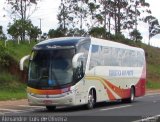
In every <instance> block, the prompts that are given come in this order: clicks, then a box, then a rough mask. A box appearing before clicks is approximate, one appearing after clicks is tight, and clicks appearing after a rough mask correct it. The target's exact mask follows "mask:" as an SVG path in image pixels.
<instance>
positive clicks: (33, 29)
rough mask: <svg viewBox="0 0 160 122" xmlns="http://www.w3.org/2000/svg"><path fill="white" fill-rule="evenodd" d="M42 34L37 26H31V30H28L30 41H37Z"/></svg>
mask: <svg viewBox="0 0 160 122" xmlns="http://www.w3.org/2000/svg"><path fill="white" fill-rule="evenodd" d="M41 33H42V32H41V30H40V29H39V28H38V27H37V26H33V25H31V28H29V29H28V36H29V37H30V40H35V41H37V37H38V35H39V34H41Z"/></svg>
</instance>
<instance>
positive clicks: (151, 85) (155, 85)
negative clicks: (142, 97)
mask: <svg viewBox="0 0 160 122" xmlns="http://www.w3.org/2000/svg"><path fill="white" fill-rule="evenodd" d="M146 85H147V88H148V89H160V83H159V82H153V81H147V84H146Z"/></svg>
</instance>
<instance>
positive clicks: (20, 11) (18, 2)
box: [5, 0, 39, 40]
mask: <svg viewBox="0 0 160 122" xmlns="http://www.w3.org/2000/svg"><path fill="white" fill-rule="evenodd" d="M6 1H7V6H6V8H5V10H6V11H7V12H8V13H9V14H10V15H11V17H12V18H13V19H14V20H15V19H17V18H18V20H19V19H20V20H22V21H21V22H22V23H23V22H25V21H26V20H29V18H30V17H31V15H32V14H33V13H34V12H35V11H36V10H37V2H38V1H39V0H6ZM24 24H25V23H24ZM24 24H21V25H22V26H23V25H24ZM20 37H21V40H25V31H24V29H23V30H22V33H21V36H20Z"/></svg>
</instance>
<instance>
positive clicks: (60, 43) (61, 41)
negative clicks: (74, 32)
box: [33, 37, 90, 50]
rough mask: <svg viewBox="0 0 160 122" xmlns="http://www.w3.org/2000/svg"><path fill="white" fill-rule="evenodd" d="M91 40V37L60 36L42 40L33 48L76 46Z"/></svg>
mask: <svg viewBox="0 0 160 122" xmlns="http://www.w3.org/2000/svg"><path fill="white" fill-rule="evenodd" d="M87 40H90V38H89V37H60V38H53V39H48V40H45V41H42V42H40V43H38V44H36V45H35V46H34V47H33V50H39V49H55V48H56V47H57V48H64V47H66V48H67V47H70V48H71V47H75V46H77V45H78V44H79V43H81V42H85V41H87Z"/></svg>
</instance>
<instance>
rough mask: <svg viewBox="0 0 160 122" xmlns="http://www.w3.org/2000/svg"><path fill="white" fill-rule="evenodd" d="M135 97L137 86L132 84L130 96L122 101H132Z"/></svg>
mask: <svg viewBox="0 0 160 122" xmlns="http://www.w3.org/2000/svg"><path fill="white" fill-rule="evenodd" d="M134 99H135V88H134V87H133V86H132V87H131V89H130V97H129V98H127V99H122V102H124V103H132V102H134Z"/></svg>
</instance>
